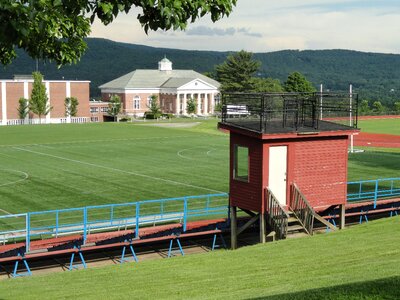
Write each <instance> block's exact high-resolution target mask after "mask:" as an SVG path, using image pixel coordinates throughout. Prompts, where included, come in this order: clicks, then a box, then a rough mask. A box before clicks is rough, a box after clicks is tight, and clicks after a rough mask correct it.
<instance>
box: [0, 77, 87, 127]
mask: <svg viewBox="0 0 400 300" xmlns="http://www.w3.org/2000/svg"><path fill="white" fill-rule="evenodd" d="M43 84H44V86H45V87H46V92H47V96H48V99H49V105H50V106H51V107H52V110H51V111H50V113H49V114H48V115H47V116H45V117H43V120H42V123H70V122H77V123H78V122H79V123H83V122H88V121H90V113H89V84H90V81H76V80H43ZM32 85H33V79H32V77H31V76H14V79H3V80H0V120H1V122H0V124H1V125H13V124H24V123H27V124H28V123H38V122H39V119H38V116H36V115H35V114H33V113H31V112H30V113H29V115H28V116H27V117H26V119H25V120H20V119H19V115H18V107H19V99H20V98H25V99H29V98H30V96H31V93H32ZM66 97H76V98H77V99H78V101H79V105H78V113H77V117H76V118H67V117H66V116H65V104H64V102H65V98H66Z"/></svg>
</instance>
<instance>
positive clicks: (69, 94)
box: [65, 81, 71, 123]
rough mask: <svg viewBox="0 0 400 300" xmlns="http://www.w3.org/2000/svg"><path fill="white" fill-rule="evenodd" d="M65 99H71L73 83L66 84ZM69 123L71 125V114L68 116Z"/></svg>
mask: <svg viewBox="0 0 400 300" xmlns="http://www.w3.org/2000/svg"><path fill="white" fill-rule="evenodd" d="M65 97H66V98H69V97H71V81H66V82H65ZM69 106H71V102H70V103H69ZM68 109H69V108H68ZM67 123H71V115H70V114H68V115H67Z"/></svg>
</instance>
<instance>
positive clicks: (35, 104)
mask: <svg viewBox="0 0 400 300" xmlns="http://www.w3.org/2000/svg"><path fill="white" fill-rule="evenodd" d="M32 75H33V87H32V94H31V99H30V101H29V110H30V111H31V112H33V113H34V114H36V115H38V117H39V122H40V123H42V116H47V115H48V114H49V112H50V111H51V109H52V107H50V105H49V99H48V97H47V93H46V87H45V86H44V84H43V76H42V74H40V72H33V73H32Z"/></svg>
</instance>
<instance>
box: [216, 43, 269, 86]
mask: <svg viewBox="0 0 400 300" xmlns="http://www.w3.org/2000/svg"><path fill="white" fill-rule="evenodd" d="M260 66H261V63H260V62H259V61H257V60H254V59H253V54H252V53H250V52H246V51H244V50H242V51H240V52H237V53H235V54H231V55H228V57H227V58H226V60H225V61H224V62H223V63H222V64H220V65H217V66H216V67H215V71H216V79H217V80H218V81H219V82H220V83H221V87H220V90H221V91H229V92H246V91H252V90H253V88H254V81H253V76H254V75H255V74H256V72H257V71H258V69H259V68H260Z"/></svg>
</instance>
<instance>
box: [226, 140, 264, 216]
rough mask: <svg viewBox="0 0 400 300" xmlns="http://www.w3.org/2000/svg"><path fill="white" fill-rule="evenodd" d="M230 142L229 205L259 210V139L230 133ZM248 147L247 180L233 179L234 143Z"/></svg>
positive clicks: (260, 156)
mask: <svg viewBox="0 0 400 300" xmlns="http://www.w3.org/2000/svg"><path fill="white" fill-rule="evenodd" d="M230 137H231V143H230V157H231V160H230V176H229V178H230V185H229V189H230V191H229V193H230V203H231V206H238V207H240V208H244V209H248V210H252V211H260V210H261V205H262V190H263V189H262V171H263V170H262V165H263V162H262V160H263V155H262V152H263V148H262V143H261V141H260V140H257V139H253V138H249V137H246V136H242V135H238V134H234V133H231V135H230ZM235 144H237V145H241V146H246V147H248V148H249V182H242V181H238V180H234V179H233V163H234V162H233V151H234V145H235Z"/></svg>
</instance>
